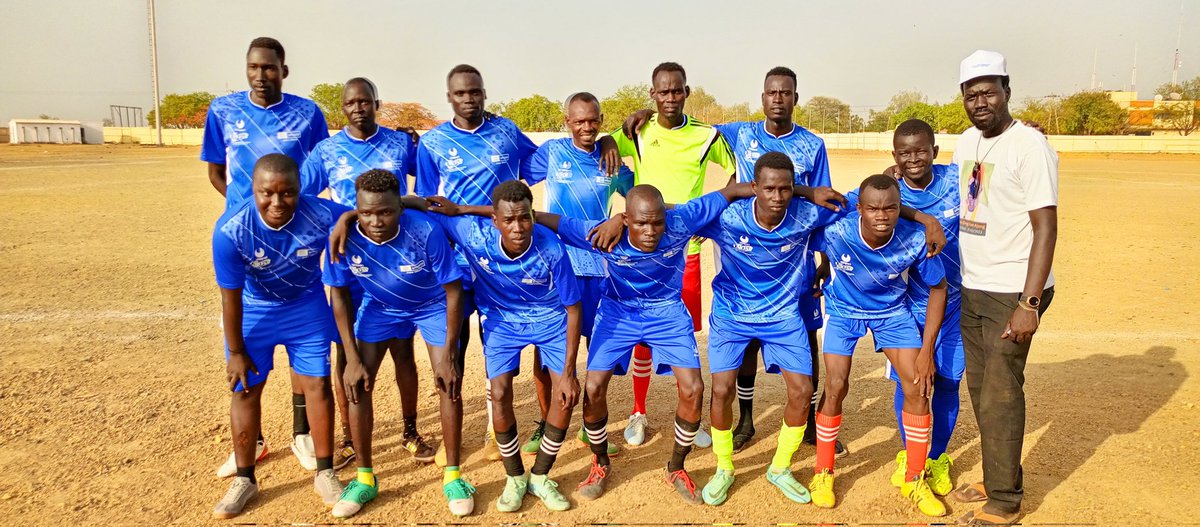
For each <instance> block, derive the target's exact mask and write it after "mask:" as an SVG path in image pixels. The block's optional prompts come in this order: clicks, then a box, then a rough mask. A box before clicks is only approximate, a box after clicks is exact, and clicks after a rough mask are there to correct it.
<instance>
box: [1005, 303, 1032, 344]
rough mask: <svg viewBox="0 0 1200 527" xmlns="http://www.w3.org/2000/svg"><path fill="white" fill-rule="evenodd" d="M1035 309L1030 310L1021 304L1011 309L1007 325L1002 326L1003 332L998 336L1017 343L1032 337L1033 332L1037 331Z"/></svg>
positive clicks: (1027, 340)
mask: <svg viewBox="0 0 1200 527" xmlns="http://www.w3.org/2000/svg"><path fill="white" fill-rule="evenodd" d="M1040 322H1041V321H1039V320H1038V314H1037V311H1030V310H1028V309H1025V308H1023V307H1021V306H1017V309H1015V310H1013V314H1012V316H1011V317H1009V318H1008V326H1007V327H1005V328H1004V334H1003V335H1000V338H1002V339H1006V340H1011V341H1013V342H1016V343H1017V344H1023V343H1025V342H1029V341H1030V340H1032V339H1033V334H1034V333H1037V329H1038V324H1039V323H1040Z"/></svg>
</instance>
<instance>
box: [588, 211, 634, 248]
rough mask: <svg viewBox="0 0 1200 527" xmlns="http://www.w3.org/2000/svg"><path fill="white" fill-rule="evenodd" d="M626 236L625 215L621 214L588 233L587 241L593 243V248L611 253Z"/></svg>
mask: <svg viewBox="0 0 1200 527" xmlns="http://www.w3.org/2000/svg"><path fill="white" fill-rule="evenodd" d="M624 234H625V213H624V212H621V213H618V214H617V215H616V216H613V217H611V218H609V219H608V221H606V222H604V223H601V224H600V225H597V226H595V227H594V228H592V230H590V231H588V235H587V239H588V241H590V242H592V247H595V248H596V249H597V250H600V251H604V252H607V253H610V252H612V250H613V248H614V247H616V246H617V244H618V243H620V241H621V236H623V235H624Z"/></svg>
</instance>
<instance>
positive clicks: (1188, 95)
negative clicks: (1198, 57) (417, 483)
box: [1154, 76, 1200, 101]
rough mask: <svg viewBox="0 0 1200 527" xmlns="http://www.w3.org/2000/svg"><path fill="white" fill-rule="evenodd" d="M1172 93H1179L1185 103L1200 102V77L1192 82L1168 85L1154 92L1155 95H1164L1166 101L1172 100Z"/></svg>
mask: <svg viewBox="0 0 1200 527" xmlns="http://www.w3.org/2000/svg"><path fill="white" fill-rule="evenodd" d="M1172 93H1178V94H1179V95H1180V99H1181V100H1184V101H1197V100H1200V76H1197V77H1196V78H1194V79H1192V80H1186V81H1183V84H1171V83H1169V82H1168V83H1166V84H1163V85H1162V86H1159V87H1158V89H1157V90H1154V94H1155V95H1162V96H1163V98H1164V99H1168V98H1170V95H1171V94H1172Z"/></svg>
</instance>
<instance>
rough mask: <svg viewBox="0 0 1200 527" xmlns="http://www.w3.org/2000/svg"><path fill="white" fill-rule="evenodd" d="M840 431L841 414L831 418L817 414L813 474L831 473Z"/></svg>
mask: <svg viewBox="0 0 1200 527" xmlns="http://www.w3.org/2000/svg"><path fill="white" fill-rule="evenodd" d="M841 429H842V416H841V414H839V415H832V416H831V415H825V414H822V413H821V412H817V464H816V466H814V467H813V471H814V472H817V473H820V472H821V471H823V470H828V471H830V472H833V457H834V455H835V454H836V453H837V452H836V450H837V448H836V447H835V445H836V444H837V436H838V431H840V430H841Z"/></svg>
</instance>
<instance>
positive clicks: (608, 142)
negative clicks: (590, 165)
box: [596, 135, 624, 177]
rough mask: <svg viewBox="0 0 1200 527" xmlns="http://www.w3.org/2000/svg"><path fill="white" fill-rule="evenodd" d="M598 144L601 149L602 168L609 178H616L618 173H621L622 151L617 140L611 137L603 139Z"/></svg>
mask: <svg viewBox="0 0 1200 527" xmlns="http://www.w3.org/2000/svg"><path fill="white" fill-rule="evenodd" d="M596 144H597V145H598V146H599V148H600V168H601V170H604V173H605V174H607V175H608V176H609V177H616V176H617V172H620V171H621V165H623V164H624V161H621V149H620V148H618V147H617V140H616V139H613V138H612V136H611V135H606V136H604V137H601V138H600V140H599V141H597V142H596Z"/></svg>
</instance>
